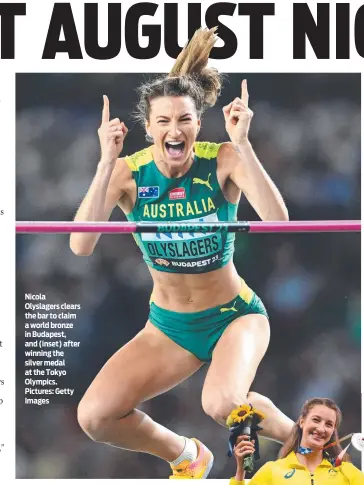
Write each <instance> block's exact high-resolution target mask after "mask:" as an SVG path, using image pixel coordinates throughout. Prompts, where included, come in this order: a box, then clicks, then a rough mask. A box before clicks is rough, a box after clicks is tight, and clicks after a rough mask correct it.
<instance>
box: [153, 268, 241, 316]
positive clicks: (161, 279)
mask: <svg viewBox="0 0 364 485" xmlns="http://www.w3.org/2000/svg"><path fill="white" fill-rule="evenodd" d="M149 271H150V273H151V275H152V278H153V283H154V288H153V302H154V303H155V304H156V305H158V306H159V307H161V308H164V309H166V310H171V311H174V312H181V313H185V312H199V311H202V310H206V309H208V308H212V307H215V306H218V305H223V304H225V303H227V302H229V301H231V300H232V299H233V298H235V297H236V295H238V294H239V293H240V290H241V279H240V277H239V275H238V273H237V271H236V269H235V266H234V264H233V262H232V261H229V263H228V264H227V265H226V266H224V267H223V268H220V269H217V270H216V271H211V272H209V273H202V274H179V273H167V272H162V271H157V270H155V269H153V268H149Z"/></svg>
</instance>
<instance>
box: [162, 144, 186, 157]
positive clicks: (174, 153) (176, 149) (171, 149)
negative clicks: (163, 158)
mask: <svg viewBox="0 0 364 485" xmlns="http://www.w3.org/2000/svg"><path fill="white" fill-rule="evenodd" d="M165 145H166V150H167V153H168V155H170V156H171V157H173V158H174V157H179V156H180V155H182V153H183V152H184V149H185V142H184V141H166V144H165Z"/></svg>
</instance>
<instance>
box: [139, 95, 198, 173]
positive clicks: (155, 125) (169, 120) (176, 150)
mask: <svg viewBox="0 0 364 485" xmlns="http://www.w3.org/2000/svg"><path fill="white" fill-rule="evenodd" d="M200 125H201V121H200V119H199V118H198V117H197V113H196V108H195V105H194V102H193V101H192V99H191V98H190V97H188V96H163V97H159V98H155V99H153V100H152V101H151V103H150V116H149V121H147V123H146V129H147V133H149V134H150V136H151V137H152V138H153V142H154V145H155V146H156V148H157V150H158V152H159V155H160V156H161V157H162V159H163V161H164V162H167V163H169V164H171V165H173V166H178V165H183V164H184V163H185V162H186V161H187V160H188V159H189V158H190V156H191V153H192V149H193V144H194V142H195V141H196V137H197V134H198V132H199V129H200Z"/></svg>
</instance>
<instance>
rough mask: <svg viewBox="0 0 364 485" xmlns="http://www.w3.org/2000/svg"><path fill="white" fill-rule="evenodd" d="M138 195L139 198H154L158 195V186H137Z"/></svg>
mask: <svg viewBox="0 0 364 485" xmlns="http://www.w3.org/2000/svg"><path fill="white" fill-rule="evenodd" d="M138 195H139V197H140V198H141V199H156V198H157V197H159V187H158V186H157V187H139V190H138Z"/></svg>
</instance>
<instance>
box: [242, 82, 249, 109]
mask: <svg viewBox="0 0 364 485" xmlns="http://www.w3.org/2000/svg"><path fill="white" fill-rule="evenodd" d="M241 100H242V102H243V103H244V104H245V106H248V103H249V94H248V83H247V81H246V79H243V81H242V82H241Z"/></svg>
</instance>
